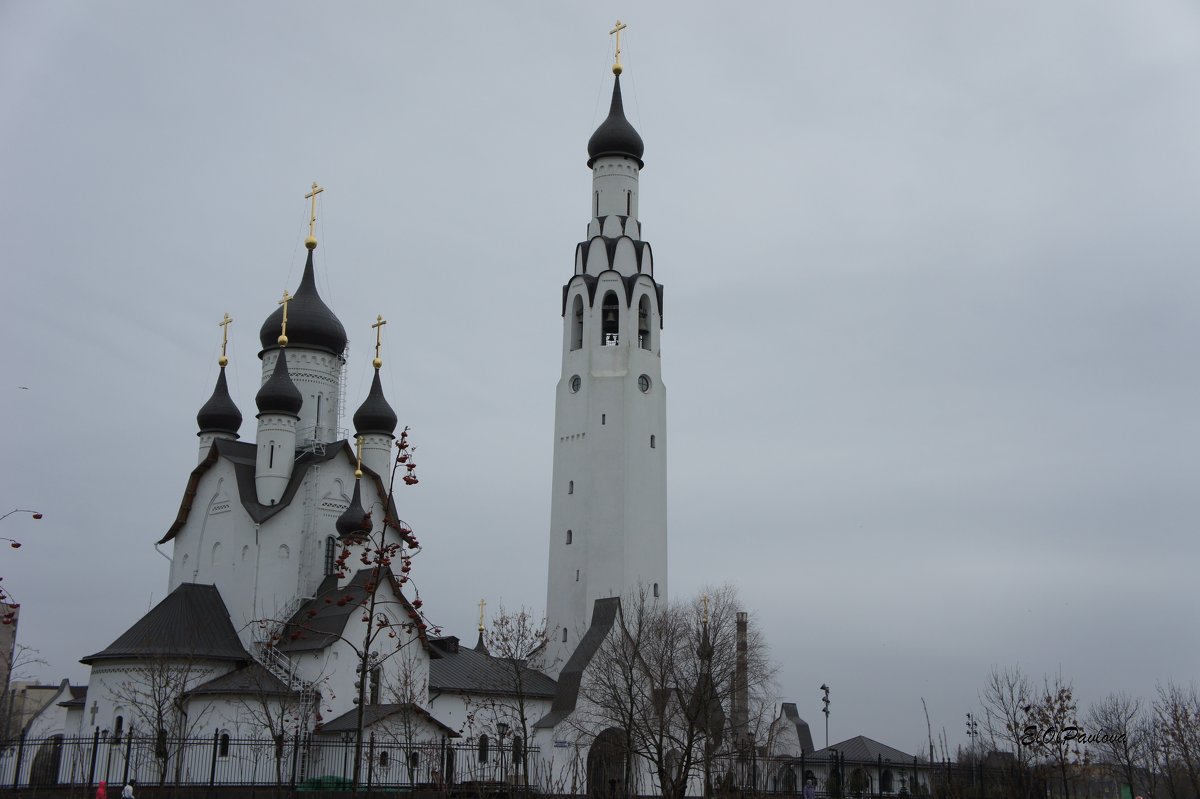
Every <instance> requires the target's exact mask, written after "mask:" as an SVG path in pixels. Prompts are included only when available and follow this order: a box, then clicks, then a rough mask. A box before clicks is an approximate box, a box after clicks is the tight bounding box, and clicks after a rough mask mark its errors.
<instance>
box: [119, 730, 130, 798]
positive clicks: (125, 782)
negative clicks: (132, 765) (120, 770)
mask: <svg viewBox="0 0 1200 799" xmlns="http://www.w3.org/2000/svg"><path fill="white" fill-rule="evenodd" d="M132 756H133V725H132V724H131V725H129V733H128V734H127V735H126V736H125V775H124V776H123V777H121V780H122V781H121V784H122V785H128V784H129V758H130V757H132Z"/></svg>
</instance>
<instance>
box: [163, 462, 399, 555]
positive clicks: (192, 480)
mask: <svg viewBox="0 0 1200 799" xmlns="http://www.w3.org/2000/svg"><path fill="white" fill-rule="evenodd" d="M257 454H258V447H257V445H256V444H254V443H253V442H250V441H232V440H229V439H223V438H219V439H217V440H216V441H214V442H213V445H212V447H210V448H209V450H208V455H206V456H205V458H204V460H202V461H200V463H199V464H197V465H196V468H195V469H192V473H191V475H190V476H189V477H188V483H187V487H186V488H185V489H184V491H183V499H182V500H180V503H179V512H178V513H177V514H176V515H175V521H174V523H173V524H172V525H171V527H170V529H168V530H167V532H166V534H165V535H164V536H163V537H162V538H161V539H159V541H158V543H160V544H165V543H167V542H168V541H170V540H171V539H173V538H174V537H175V536H176V535H178V534H179V531H180V530H181V529H183V526H184V525H185V524H187V520H188V516H189V515H190V514H191V512H192V504H193V503H194V502H195V500H196V493H197V491H198V490H199V486H200V479H201V478H202V477H204V475H205V473H206V472H208V470H209V469H211V468H212V467H213V464H215V463H216V462H217V461H218V460H220V459H222V458H224V459H225V460H227V461H229V462H230V463H231V464H233V473H234V478H235V480H236V482H237V488H238V498H239V499H240V500H241V503H242V507H243V508H245V509H246V513H247V514H248V515H249V516H250V519H251V520H252V521H253V522H254V523H255V524H262V523H263V522H265V521H266V520H267V519H270V518H271V517H272V516H274V515H275V514H277V513H279V512H280V511H282V510H283V509H284V508H286V507H288V506H289V505H291V504H292V500H294V499H295V498H296V493H297V492H298V491H299V490H300V486H301V485H302V484H303V483H304V475H305V474H307V473H308V469H309V467H310V466H313V465H314V464H321V463H326V462H328V461H331V460H333V459H334V458H336V457H338V456H339V455H341V456H343V457H345V459H346V463H348V464H354V463H356V462H357V458H356V456H355V454H354V448H353V447H351V446H350V443H349V442H348V441H338V442H335V443H333V444H330V445H329V446H327V447H326V448H325V452H324V454H320V455H319V454H317V453H315V452H302V453H300V455H299V456H297V458H296V460H295V463H294V464H293V465H292V477H291V479H290V480H288V484H287V487H286V488H285V489H284V490H283V496H282V497H280V498H279V501H278V502H276V503H275V504H274V505H262V504H260V503H259V501H258V491H257V489H255V487H254V469H255V460H256V458H257ZM362 471H363V477H365V478H367V479H369V480H372V481H373V482H374V484H375V488H376V489H377V490H378V492H379V496H381V497H386V496H387V486H386V485H384V482H383V479H382V478H381V477H380V476H379V475H378V474H376V473H375V472H373V471H371V469H370V467H368V466H367V465H366V464H363V466H362ZM396 518H397V514H396V508H395V503H394V502H393V503H392V508H391V512H390V513H389V514H388V515H387V520H388V523H389V524H390V526H391V527H392V528H393V529H396V530H399V531H400V533H401V535H403V536H405V538H406V539H407V538H409V531H408V530H406V529H405V528H404V527H403V526H401V525H397V524H396V523H395V522H394V521H393V520H395V519H396ZM329 532H330V533H331V534H332V532H333V530H330V531H329Z"/></svg>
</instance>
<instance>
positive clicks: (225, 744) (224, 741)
mask: <svg viewBox="0 0 1200 799" xmlns="http://www.w3.org/2000/svg"><path fill="white" fill-rule="evenodd" d="M217 756H218V757H229V733H227V732H223V733H221V741H220V745H219V746H218V748H217Z"/></svg>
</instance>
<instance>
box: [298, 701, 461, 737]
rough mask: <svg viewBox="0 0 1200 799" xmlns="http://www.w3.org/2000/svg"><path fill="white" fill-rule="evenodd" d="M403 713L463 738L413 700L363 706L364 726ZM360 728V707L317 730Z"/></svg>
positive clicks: (331, 732) (332, 731) (321, 732)
mask: <svg viewBox="0 0 1200 799" xmlns="http://www.w3.org/2000/svg"><path fill="white" fill-rule="evenodd" d="M401 713H411V714H413V717H414V718H419V719H421V720H422V721H425V722H427V723H429V724H431V725H433V727H434V728H435V729H437V730H438V731H439V732H440V733H442V735H444V736H446V737H447V738H461V737H462V736H461V735H459V734H458V732H457V731H456V730H453V729H451V728H450V727H447V726H446V725H445V724H443V723H442V722H440V721H438V720H437V719H435V718H434V717H433V716H431V715H430V714H429V711H428V710H426V709H425V708H423V707H421V706H420V705H414V704H412V703H411V702H405V703H403V704H398V705H367V706H365V707H364V708H363V727H364V728H366V727H370V726H371V725H372V724H377V723H379V722H381V721H383V720H384V719H387V718H391V717H392V716H396V715H399V714H401ZM357 729H358V708H354V709H353V710H349V711H347V712H345V713H343V714H342V715H340V716H338V717H337V718H336V719H334V720H332V721H327V722H325V723H324V724H322V725H321V729H320V730H318V731H317V733H318V734H319V735H334V734H337V733H340V732H352V731H354V730H357Z"/></svg>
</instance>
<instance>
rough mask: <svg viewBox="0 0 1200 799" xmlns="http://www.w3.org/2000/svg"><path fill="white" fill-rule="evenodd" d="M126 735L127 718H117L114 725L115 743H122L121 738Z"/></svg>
mask: <svg viewBox="0 0 1200 799" xmlns="http://www.w3.org/2000/svg"><path fill="white" fill-rule="evenodd" d="M124 734H125V717H124V716H117V720H116V722H114V723H113V734H112V739H113V741H114V742H115V741H120V740H121V736H122V735H124Z"/></svg>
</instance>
